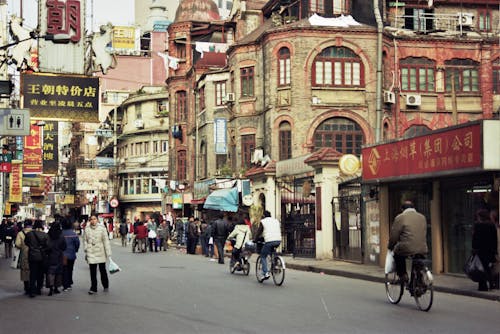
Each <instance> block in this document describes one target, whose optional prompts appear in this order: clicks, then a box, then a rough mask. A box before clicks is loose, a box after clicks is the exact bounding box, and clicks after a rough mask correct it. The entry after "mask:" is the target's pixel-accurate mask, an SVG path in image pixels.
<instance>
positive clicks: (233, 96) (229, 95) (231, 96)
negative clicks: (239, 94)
mask: <svg viewBox="0 0 500 334" xmlns="http://www.w3.org/2000/svg"><path fill="white" fill-rule="evenodd" d="M235 100H236V94H234V93H227V94H226V97H225V98H224V101H225V102H234V101H235Z"/></svg>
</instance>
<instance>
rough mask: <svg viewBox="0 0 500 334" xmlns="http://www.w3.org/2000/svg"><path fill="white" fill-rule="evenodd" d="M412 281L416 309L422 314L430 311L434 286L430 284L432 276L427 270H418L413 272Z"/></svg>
mask: <svg viewBox="0 0 500 334" xmlns="http://www.w3.org/2000/svg"><path fill="white" fill-rule="evenodd" d="M414 275H415V276H414V279H413V298H415V302H416V303H417V307H418V308H419V309H420V310H421V311H424V312H428V311H429V310H430V309H431V306H432V301H433V299H434V286H433V284H432V274H431V273H430V271H429V270H428V269H427V268H423V269H419V270H416V271H415V272H414Z"/></svg>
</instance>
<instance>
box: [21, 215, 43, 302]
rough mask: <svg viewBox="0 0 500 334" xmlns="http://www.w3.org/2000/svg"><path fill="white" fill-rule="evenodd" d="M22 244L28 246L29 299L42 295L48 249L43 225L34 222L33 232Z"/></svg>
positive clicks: (27, 235)
mask: <svg viewBox="0 0 500 334" xmlns="http://www.w3.org/2000/svg"><path fill="white" fill-rule="evenodd" d="M24 243H25V244H26V246H28V248H29V250H28V261H29V267H30V291H29V296H30V297H31V298H33V297H35V295H41V294H42V288H43V275H44V273H45V265H46V263H45V259H46V257H47V252H48V249H49V237H48V236H47V233H45V232H43V224H42V222H41V221H40V220H36V221H35V223H34V224H33V230H32V231H31V232H28V233H27V234H26V238H25V239H24Z"/></svg>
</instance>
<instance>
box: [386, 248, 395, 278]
mask: <svg viewBox="0 0 500 334" xmlns="http://www.w3.org/2000/svg"><path fill="white" fill-rule="evenodd" d="M395 271H396V261H395V260H394V251H392V250H389V251H388V252H387V254H386V255H385V273H386V274H389V273H393V272H395Z"/></svg>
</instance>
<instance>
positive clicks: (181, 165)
mask: <svg viewBox="0 0 500 334" xmlns="http://www.w3.org/2000/svg"><path fill="white" fill-rule="evenodd" d="M186 171H187V168H186V151H184V150H182V151H179V152H177V180H179V181H182V180H186Z"/></svg>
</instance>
